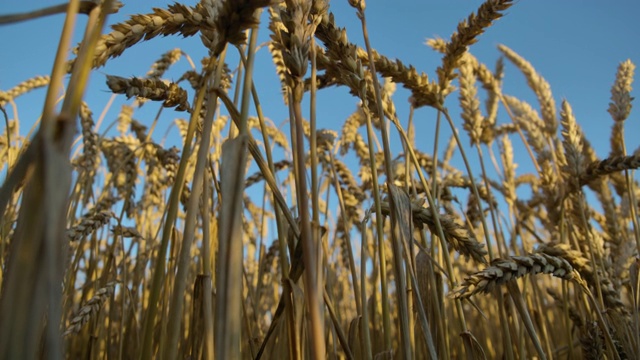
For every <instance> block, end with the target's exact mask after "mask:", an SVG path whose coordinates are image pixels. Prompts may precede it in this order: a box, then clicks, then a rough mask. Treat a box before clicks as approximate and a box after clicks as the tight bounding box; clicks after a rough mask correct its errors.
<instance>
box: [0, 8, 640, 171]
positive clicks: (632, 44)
mask: <svg viewBox="0 0 640 360" xmlns="http://www.w3.org/2000/svg"><path fill="white" fill-rule="evenodd" d="M60 1H61V0H2V1H1V2H0V13H1V14H8V13H13V12H19V11H26V10H33V9H36V8H40V7H44V6H50V5H55V4H58V3H59V2H60ZM123 2H124V3H125V6H124V7H123V8H122V9H121V10H120V13H119V14H116V15H113V16H111V17H110V18H109V19H108V21H109V24H113V23H115V22H120V21H123V20H124V19H126V18H127V15H129V14H134V13H148V12H150V11H151V8H152V7H166V6H167V4H169V3H170V2H168V1H155V0H154V1H127V0H124V1H123ZM195 3H196V1H195V0H192V1H187V2H186V4H188V5H194V4H195ZM481 3H482V2H481V1H470V0H465V1H463V0H422V1H418V0H411V1H410V0H396V1H391V0H385V1H373V0H370V1H368V2H367V10H366V11H367V17H368V24H369V29H370V34H371V41H372V45H373V47H374V48H376V49H377V50H378V51H379V52H380V53H382V54H384V55H386V56H388V57H390V58H399V59H401V60H402V61H403V62H404V63H405V64H413V65H414V66H415V67H416V68H417V69H418V70H419V71H423V72H425V73H427V74H428V75H429V76H431V77H435V69H436V68H437V66H438V65H439V64H440V61H441V58H440V55H439V54H437V53H436V52H434V51H432V50H431V49H430V48H429V47H427V46H426V45H425V44H424V42H425V40H426V39H427V38H431V37H435V36H440V37H443V38H445V39H448V38H449V37H450V35H451V33H452V32H453V31H455V29H456V26H457V24H458V22H459V21H460V20H462V19H463V18H466V17H467V16H468V15H469V14H470V13H471V12H473V11H475V10H476V9H477V7H478V6H479V5H480V4H481ZM330 6H331V11H332V12H333V13H334V14H335V16H336V21H337V23H338V24H339V25H340V26H342V27H346V28H347V32H348V35H349V39H350V40H351V41H352V42H355V43H358V44H362V41H361V40H362V35H361V30H360V25H359V22H358V19H357V17H356V15H355V11H354V10H353V9H352V8H351V7H349V5H348V2H347V1H346V0H333V1H331V2H330ZM263 15H264V14H263ZM638 15H640V2H638V1H633V0H617V1H610V2H605V1H601V0H564V1H557V0H520V1H517V2H516V3H515V4H514V5H513V6H512V7H511V8H510V9H509V10H508V11H507V13H506V15H505V16H504V17H503V18H502V19H500V20H498V21H497V22H496V23H495V24H494V26H492V27H491V28H489V29H488V30H487V31H486V33H485V34H483V35H482V36H481V37H480V39H479V42H478V43H477V44H475V45H474V46H472V47H471V49H470V51H471V52H472V53H473V54H474V55H476V56H477V57H478V58H479V59H480V60H481V61H483V62H485V63H486V64H487V65H488V66H489V67H490V68H493V67H494V64H495V61H496V60H497V59H498V57H499V56H500V53H499V51H498V50H497V49H496V46H497V45H498V44H505V45H507V46H509V47H511V48H512V49H513V50H515V51H516V52H518V53H519V54H520V55H522V56H523V57H524V58H526V59H527V60H528V61H529V62H531V63H532V64H533V66H534V67H535V68H536V69H537V70H538V72H539V73H540V74H542V75H543V76H544V77H545V78H546V79H547V81H548V82H549V83H550V84H551V89H552V91H553V94H554V97H555V99H556V102H557V105H558V107H559V106H560V101H561V100H562V99H563V98H566V99H567V100H568V101H569V102H570V103H571V105H572V107H573V110H574V113H575V115H576V118H577V120H578V122H579V124H581V126H582V127H583V128H584V129H585V132H586V133H587V137H588V139H589V140H590V141H591V142H592V143H593V144H594V146H595V147H596V149H597V152H598V155H599V156H600V157H602V158H603V157H606V156H607V153H608V149H609V145H608V141H609V140H608V139H609V131H610V128H611V125H612V120H611V118H610V117H609V114H608V113H607V108H608V103H609V98H610V89H611V85H612V83H613V81H614V77H615V73H616V68H617V66H618V64H619V63H620V62H622V61H624V60H626V59H631V60H632V61H633V62H634V63H635V64H636V65H640V46H639V45H638V39H640V21H639V20H638ZM62 22H63V15H57V16H52V17H49V18H45V19H38V20H34V21H29V22H24V23H20V24H17V25H8V26H1V27H0V36H1V38H2V39H3V41H2V52H3V54H2V55H3V56H0V89H2V90H7V89H9V88H11V87H13V86H14V85H16V84H18V83H19V82H21V81H23V80H25V79H28V78H30V77H33V76H35V75H44V74H48V73H49V72H50V69H51V66H52V61H53V60H52V59H53V54H54V53H55V49H56V45H57V42H58V37H59V32H60V28H61V25H62ZM83 25H84V19H82V20H81V21H80V22H79V23H78V31H77V33H80V29H81V28H82V26H83ZM108 30H109V29H107V31H108ZM260 38H261V41H266V40H267V38H268V34H267V32H266V31H265V29H264V28H263V29H262V31H261V35H260ZM175 47H180V48H181V49H182V50H183V51H185V52H186V53H188V54H189V55H190V56H191V57H192V58H193V60H194V61H195V62H196V63H199V60H200V58H201V57H202V56H203V55H204V54H205V52H204V51H203V47H202V45H201V42H200V40H199V38H198V37H192V38H189V39H183V38H181V37H168V38H161V37H159V38H155V39H153V40H151V41H148V42H146V43H143V44H142V45H136V46H134V48H133V49H131V50H128V51H126V52H125V53H124V54H123V56H121V57H120V58H117V59H115V60H111V61H110V62H109V63H108V65H107V67H104V68H101V69H100V70H99V71H97V72H94V73H93V74H92V78H91V84H90V85H91V87H90V88H89V92H88V95H87V102H88V103H89V104H90V106H92V108H93V111H94V112H97V113H99V112H100V111H101V109H102V107H103V106H104V105H105V104H106V101H107V99H108V98H109V93H108V88H107V86H106V84H105V74H112V75H119V76H144V74H145V73H146V71H147V70H148V69H149V66H150V65H151V64H152V63H153V61H155V60H156V59H157V58H158V57H159V56H160V55H161V54H162V53H163V52H165V51H167V50H170V49H173V48H175ZM176 66H177V67H178V69H183V70H186V69H187V63H186V62H185V61H184V60H181V61H180V63H179V64H177V65H176ZM233 66H235V65H234V64H232V67H233ZM257 66H258V67H257V70H256V74H255V81H256V83H257V86H258V92H259V93H260V94H261V96H262V98H261V99H262V102H263V106H264V107H265V112H266V115H267V116H268V117H270V118H271V119H273V121H274V122H275V123H276V124H279V123H281V122H283V121H284V120H286V118H287V112H286V110H285V108H284V107H283V105H282V101H281V96H280V94H279V88H280V87H279V84H278V83H277V77H276V75H275V71H274V67H273V65H272V63H271V61H270V59H269V54H268V52H267V51H266V49H265V48H263V49H262V50H260V53H259V55H258V58H257ZM179 73H180V71H176V72H172V73H171V74H174V75H173V76H175V77H177V76H179V75H175V74H179ZM634 85H635V84H634ZM636 87H637V86H636ZM504 91H505V93H507V94H510V95H514V96H516V97H519V98H522V99H525V100H528V101H529V102H530V103H532V104H534V106H536V107H537V103H536V101H535V97H533V94H532V92H531V91H530V90H529V89H528V88H527V87H526V83H525V81H524V78H523V76H522V75H521V74H520V73H519V71H518V70H517V69H515V68H514V67H513V66H510V64H508V62H507V68H506V74H505V90H504ZM43 93H44V92H43V91H39V92H36V93H35V94H33V95H29V96H25V97H24V99H21V100H19V101H18V107H19V111H20V117H21V121H23V123H24V124H30V123H32V121H33V119H35V118H36V117H37V115H38V113H39V111H40V108H41V106H42V101H41V99H42V96H43ZM635 93H637V91H635V90H634V94H635ZM394 98H395V99H396V107H397V108H398V114H399V116H400V119H401V122H402V123H406V118H407V114H408V103H407V101H406V98H407V93H406V92H404V91H402V90H400V89H399V90H398V92H397V93H396V95H395V96H394ZM456 99H457V94H453V95H452V96H451V100H454V101H450V102H449V107H450V112H451V113H452V114H453V115H456V121H458V124H460V119H459V116H458V115H459V109H458V108H457V100H456ZM121 100H124V99H123V98H122V97H121ZM356 104H357V99H354V98H353V97H351V96H350V95H349V94H348V93H347V91H346V90H338V91H336V90H329V91H323V92H321V94H320V97H319V102H318V105H319V121H320V123H319V127H322V128H331V129H334V130H339V129H340V126H341V124H342V122H343V121H344V119H345V118H346V116H348V115H349V114H350V113H351V112H352V111H353V110H354V109H355V106H356ZM145 107H147V108H149V111H152V112H150V114H155V112H156V111H157V106H155V105H153V106H148V105H145ZM119 108H120V106H118V105H116V106H114V107H113V108H112V110H111V111H110V112H109V114H108V117H109V118H110V119H109V120H110V121H111V120H113V119H115V117H116V116H117V112H118V111H119ZM166 114H167V116H169V117H173V118H175V117H176V115H175V114H172V111H166ZM152 116H153V115H151V116H150V119H151V118H152ZM177 116H182V117H184V116H185V115H184V114H178V115H177ZM499 116H500V119H501V120H499V121H500V122H505V121H508V120H507V119H506V118H505V116H506V113H505V112H504V111H503V110H501V112H500V113H499ZM137 119H138V120H140V121H142V122H143V123H144V122H145V119H144V118H140V117H137ZM434 119H435V117H434V113H433V112H432V111H431V110H428V109H421V110H420V111H417V112H416V118H415V121H416V123H418V124H419V125H418V126H419V127H418V131H419V136H421V135H420V134H422V132H424V133H425V134H427V135H429V132H430V131H432V127H433V124H435V122H434V121H433V120H434ZM169 121H170V120H169ZM149 122H150V120H149ZM147 125H148V124H147ZM2 126H3V125H2ZM164 129H166V127H165V128H164ZM164 129H163V130H161V133H163V134H164ZM626 129H627V132H626V135H627V145H628V147H629V149H628V150H629V151H633V150H635V149H636V148H637V147H638V146H640V141H639V138H640V136H639V135H640V118H639V116H638V109H637V108H636V109H635V111H632V113H631V116H630V118H629V119H628V120H627V123H626ZM27 130H28V129H27V128H25V125H22V130H21V131H22V132H23V133H24V132H26V131H27ZM174 130H175V129H174ZM426 138H430V137H429V136H426ZM428 141H431V140H428ZM423 149H424V150H428V149H430V147H429V146H426V147H425V148H423Z"/></svg>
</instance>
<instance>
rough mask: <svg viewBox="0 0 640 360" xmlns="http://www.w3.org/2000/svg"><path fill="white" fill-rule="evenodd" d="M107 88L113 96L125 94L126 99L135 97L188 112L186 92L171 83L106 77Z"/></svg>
mask: <svg viewBox="0 0 640 360" xmlns="http://www.w3.org/2000/svg"><path fill="white" fill-rule="evenodd" d="M107 86H108V87H109V89H111V91H113V92H114V93H115V94H126V95H127V98H130V97H133V96H137V97H141V98H145V99H149V100H155V101H162V102H163V103H162V106H165V107H175V108H176V110H177V111H187V110H189V102H188V100H187V92H186V91H185V90H184V89H182V88H181V87H180V86H179V85H178V84H176V83H173V82H168V83H167V82H164V81H162V80H156V79H140V78H135V77H134V78H130V79H127V78H123V77H119V76H112V75H107Z"/></svg>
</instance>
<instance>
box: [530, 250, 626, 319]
mask: <svg viewBox="0 0 640 360" xmlns="http://www.w3.org/2000/svg"><path fill="white" fill-rule="evenodd" d="M538 251H540V252H543V253H544V254H548V255H550V256H559V257H562V258H563V259H565V260H566V261H567V262H569V264H571V266H572V267H573V268H575V270H576V271H577V272H578V273H580V275H581V276H582V278H584V280H586V282H587V283H589V285H591V286H593V287H595V286H596V279H598V280H599V281H600V284H599V286H600V289H601V291H602V298H603V301H604V303H605V305H606V306H607V307H609V308H610V309H616V310H619V311H621V312H622V313H626V309H625V308H624V303H623V302H622V300H621V298H620V293H619V291H617V290H616V289H615V288H614V287H613V284H612V283H611V280H609V279H608V278H607V277H606V275H605V274H603V273H601V272H600V270H598V269H597V268H594V266H593V264H592V262H591V261H590V260H589V259H587V258H586V257H585V256H584V254H583V252H581V251H578V250H574V249H571V247H570V246H569V245H568V244H561V243H549V244H543V245H540V246H539V247H538ZM596 271H597V272H598V275H599V276H598V277H596Z"/></svg>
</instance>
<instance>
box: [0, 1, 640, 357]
mask: <svg viewBox="0 0 640 360" xmlns="http://www.w3.org/2000/svg"><path fill="white" fill-rule="evenodd" d="M349 4H350V6H351V7H352V8H351V10H352V11H353V12H354V13H355V14H357V17H358V19H359V21H360V23H361V29H360V30H359V31H360V32H361V35H362V36H363V37H364V46H358V45H356V44H355V43H353V42H351V41H350V40H349V38H348V37H347V33H346V30H345V29H344V28H341V27H340V24H338V23H336V20H335V17H334V15H333V14H332V9H331V7H330V4H329V2H328V1H325V0H313V1H312V0H285V1H277V0H236V1H230V0H229V1H222V0H201V1H199V2H198V3H197V4H196V5H187V4H183V3H173V4H172V5H169V6H167V7H164V8H151V7H150V8H149V11H148V13H145V14H131V15H130V16H129V17H128V20H126V21H124V22H121V23H117V24H114V25H111V26H110V27H107V26H106V25H105V24H107V23H109V21H108V19H109V16H110V15H112V14H114V13H116V12H118V11H122V10H123V9H121V5H122V4H121V3H119V2H118V1H115V0H102V1H97V2H93V1H79V0H71V1H69V3H68V4H66V5H62V6H55V7H51V8H47V9H44V10H43V11H40V12H34V13H30V14H27V15H25V16H23V17H19V16H17V15H16V16H11V15H9V16H4V17H0V23H7V25H6V26H11V24H8V23H9V22H13V21H30V20H33V19H34V18H37V17H40V16H43V15H45V14H49V13H66V15H65V16H66V21H65V23H64V26H63V28H62V29H59V31H60V33H61V37H60V43H59V44H58V46H59V50H58V52H57V53H56V54H55V55H54V54H52V61H53V62H54V66H53V70H52V73H51V74H50V75H49V76H36V77H33V78H30V79H25V80H24V82H22V83H20V84H17V85H16V86H14V87H12V88H8V89H2V90H0V110H2V117H3V123H4V124H5V126H4V131H3V133H2V134H0V158H1V159H2V162H1V163H0V166H1V170H0V171H1V172H2V174H3V175H5V178H4V180H3V183H2V187H1V188H0V214H2V215H1V216H2V217H1V220H0V358H2V359H36V358H46V359H83V358H84V359H156V358H157V359H214V358H217V359H259V358H262V359H435V358H437V359H464V358H466V359H497V358H503V359H530V358H536V359H553V358H557V359H574V358H575V359H603V358H606V359H637V358H640V315H639V309H640V308H639V304H638V303H639V301H640V295H639V292H640V280H639V276H638V275H639V270H640V258H639V257H638V252H639V249H640V224H639V221H638V219H639V218H638V207H639V202H638V199H637V198H638V197H639V196H640V186H639V184H638V182H637V180H636V178H635V175H634V170H635V169H637V168H638V167H640V152H639V151H640V150H635V149H636V147H637V146H638V144H626V143H625V121H626V120H627V118H628V117H629V116H630V113H631V109H632V101H633V97H632V94H631V91H632V83H633V77H634V71H635V65H634V64H633V63H632V62H631V61H630V60H625V59H620V63H619V66H618V68H617V69H602V70H603V71H609V72H610V73H611V75H612V76H611V83H612V85H611V96H610V99H603V101H609V108H608V112H609V114H610V115H611V122H610V123H609V124H605V123H602V124H600V125H599V126H600V127H602V128H603V133H604V131H605V130H604V129H606V131H608V136H609V138H610V149H609V151H608V152H605V153H597V152H596V151H595V149H594V148H593V147H592V146H591V143H590V142H589V140H588V139H587V138H586V137H585V134H584V132H583V130H582V128H581V125H580V123H579V122H578V121H577V120H576V117H575V116H574V112H573V109H572V107H571V104H570V102H569V100H566V99H565V100H557V98H556V97H554V95H553V94H552V91H551V86H550V85H549V83H548V82H547V80H545V78H543V76H542V75H541V74H539V73H538V72H537V70H536V69H535V67H534V65H535V64H531V63H530V62H528V61H527V60H526V59H525V58H523V57H522V56H521V55H519V54H518V53H516V52H515V51H514V50H513V49H512V48H510V47H508V46H507V45H499V46H498V49H497V51H496V52H497V55H496V56H497V57H499V60H498V61H497V63H496V65H495V66H493V65H492V66H488V65H486V64H484V63H482V62H481V61H480V60H478V59H477V58H476V57H475V56H474V55H473V46H472V45H473V44H474V43H475V42H477V41H481V38H482V36H481V35H482V34H483V32H484V31H485V30H487V29H488V28H489V27H491V26H492V25H495V26H499V22H496V21H497V20H499V19H500V18H501V17H502V16H504V15H505V14H506V12H507V10H508V9H509V8H510V7H511V6H518V4H517V3H516V4H514V2H512V1H511V0H487V1H485V2H484V3H482V4H481V5H480V6H479V7H478V9H477V10H476V11H475V12H474V13H472V14H470V15H468V16H467V17H466V18H464V20H463V21H461V22H460V23H459V24H458V27H457V29H451V31H452V35H451V36H450V37H448V38H433V39H430V40H428V41H427V45H428V46H429V47H430V48H432V49H433V51H434V52H435V53H437V54H439V55H438V56H440V58H441V63H440V65H439V66H438V67H437V68H436V69H427V70H425V71H426V72H428V73H432V74H434V76H432V77H431V78H430V77H428V76H427V75H426V73H425V72H422V71H419V70H417V69H416V68H415V67H414V66H412V65H408V64H405V63H403V62H402V61H400V60H397V59H394V58H393V56H392V55H393V54H386V55H385V54H382V53H379V52H378V51H376V50H375V49H374V48H373V47H372V46H371V45H370V41H369V35H368V32H369V30H370V29H368V27H367V10H366V7H365V2H364V0H349ZM263 13H266V14H268V16H261V15H262V14H263ZM464 15H466V14H461V16H464ZM507 16H508V15H507ZM78 17H87V19H88V20H87V25H86V29H84V32H83V33H82V41H81V42H80V43H79V44H74V43H73V42H72V39H73V25H74V23H75V21H76V20H77V18H78ZM264 21H266V22H268V24H262V23H261V22H264ZM494 23H495V24H494ZM261 25H265V26H264V27H261ZM258 29H262V30H263V31H268V32H269V36H270V41H269V43H268V44H266V45H265V44H258V40H257V39H258V35H257V33H258ZM80 30H82V29H80ZM372 31H373V29H372ZM161 36H162V37H164V36H181V37H196V38H199V39H200V40H201V46H202V47H203V49H204V50H205V52H206V54H207V55H206V56H205V57H204V58H202V59H192V58H191V57H190V55H189V53H188V52H186V50H184V49H180V48H175V49H165V50H166V52H165V53H164V54H163V55H162V56H161V57H160V58H159V59H157V61H156V62H154V63H151V64H148V66H149V70H148V72H147V73H146V74H139V75H138V76H136V77H122V76H121V75H122V74H119V75H116V74H104V73H101V72H100V71H101V70H100V69H101V68H102V67H103V66H104V65H105V64H106V63H107V62H109V61H110V60H112V59H114V58H116V57H120V56H122V57H123V58H126V57H127V55H128V50H130V49H132V48H135V47H136V46H138V45H139V44H141V43H143V42H145V41H147V40H150V39H153V38H156V37H161ZM157 44H158V46H162V45H161V44H162V41H158V43H157ZM263 45H264V46H267V47H268V49H267V50H268V52H269V54H270V57H271V59H272V60H273V65H274V66H273V68H274V69H275V71H276V73H277V76H278V77H279V79H280V85H281V86H280V87H279V88H275V89H274V88H267V87H265V86H260V85H262V84H259V83H255V82H254V80H253V79H254V76H253V75H254V74H255V69H256V68H255V66H254V64H255V62H254V60H255V57H256V52H257V51H258V49H259V48H260V47H261V46H263ZM69 49H73V51H71V52H69V51H68V50H69ZM263 51H265V50H263ZM229 59H238V60H237V61H235V60H234V62H230V61H229ZM132 60H134V59H132ZM179 61H182V62H186V63H188V64H189V70H187V71H184V72H179V73H178V72H176V71H172V70H174V68H172V65H174V64H176V63H177V62H179ZM506 63H508V64H510V65H511V66H513V67H514V68H516V69H517V70H518V71H519V72H520V73H521V75H523V76H524V78H525V79H526V83H527V85H528V87H529V88H530V91H532V93H533V94H535V99H536V102H535V103H529V102H527V101H525V100H523V99H522V97H519V96H520V94H516V95H514V94H510V93H508V92H506V91H503V84H504V83H505V82H508V81H509V76H510V74H505V64H506ZM89 77H92V78H93V80H94V81H95V80H96V78H98V79H99V80H98V81H102V79H104V81H105V82H106V86H107V87H108V89H109V90H110V91H111V92H112V93H113V98H119V99H120V98H122V99H128V100H127V101H126V103H125V105H123V106H122V107H121V108H120V109H117V111H118V113H119V114H118V116H117V117H116V118H108V117H105V116H104V114H105V112H106V111H107V107H109V106H110V105H109V104H107V105H106V106H105V108H100V107H98V108H94V105H93V104H91V103H87V102H85V89H86V86H87V81H88V79H89ZM334 87H338V88H343V89H345V90H346V91H348V92H349V93H350V95H351V96H352V99H353V100H354V104H356V105H357V107H356V108H355V111H353V113H352V114H351V115H349V116H348V117H347V118H346V119H342V120H341V121H340V123H341V125H340V127H339V128H335V129H330V128H323V122H322V121H318V119H317V116H316V114H317V111H316V105H317V101H316V100H317V96H318V93H320V92H322V91H325V90H326V89H329V88H334ZM397 87H402V88H404V89H406V90H407V91H409V92H410V97H409V99H394V98H393V95H394V93H395V91H396V89H397ZM38 88H44V89H46V95H45V97H44V99H43V104H39V105H38V106H40V105H41V106H42V112H41V117H40V120H39V122H38V126H37V128H36V129H35V130H33V132H25V129H24V128H23V127H24V126H21V121H20V120H19V119H18V118H17V116H16V114H17V111H18V105H17V99H18V98H19V97H20V96H21V95H24V94H26V93H28V92H30V91H32V90H35V89H38ZM60 89H64V90H63V91H62V92H61V90H60ZM267 92H280V93H281V94H282V101H283V102H284V103H285V104H286V106H287V108H288V114H289V116H288V119H287V122H286V126H280V125H279V124H278V123H277V122H276V120H272V119H271V118H270V115H271V109H270V107H269V104H265V103H262V102H261V96H263V94H265V93H267ZM407 100H408V101H409V105H406V101H407ZM399 101H400V102H402V103H400V102H399ZM452 104H454V105H455V107H452V106H451V105H452ZM396 105H398V106H409V107H410V110H411V112H410V114H413V110H414V109H419V108H423V107H428V108H432V109H434V110H435V114H437V115H436V116H435V118H433V119H429V120H430V121H432V122H433V124H434V128H436V129H440V128H442V129H447V128H448V129H450V130H451V131H450V132H445V131H440V130H435V131H433V132H432V133H431V134H430V136H432V137H433V139H432V140H433V143H434V144H435V145H433V146H429V147H427V146H424V143H423V142H421V141H418V140H416V131H415V124H414V121H415V120H414V119H413V116H412V115H410V116H409V118H408V119H405V118H401V117H399V116H398V114H397V111H396ZM143 106H144V109H149V108H151V109H153V111H155V112H157V115H156V116H155V117H153V116H151V117H150V116H148V115H147V114H149V112H145V113H144V114H145V115H141V114H142V113H141V111H142V109H143ZM161 113H162V114H163V119H164V118H165V117H166V116H170V117H171V119H172V120H171V126H170V127H169V130H168V132H167V133H163V132H162V131H160V130H159V129H160V128H162V129H165V128H167V127H166V126H164V125H163V126H162V127H160V126H159V119H160V114H161ZM167 114H171V115H167ZM307 114H308V115H307ZM163 121H164V120H163ZM278 121H279V120H278ZM444 133H447V134H452V136H444V135H443V134H444ZM420 136H422V135H420ZM391 138H394V139H400V140H399V142H400V146H391V143H392V141H391ZM514 148H518V149H524V150H523V151H514ZM523 164H526V168H528V169H529V168H530V169H532V170H531V171H528V172H523V171H518V168H519V165H523ZM520 168H522V166H520Z"/></svg>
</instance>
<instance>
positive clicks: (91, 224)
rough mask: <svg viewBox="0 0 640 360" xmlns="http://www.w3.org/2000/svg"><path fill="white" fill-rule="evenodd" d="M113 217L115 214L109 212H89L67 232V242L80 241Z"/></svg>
mask: <svg viewBox="0 0 640 360" xmlns="http://www.w3.org/2000/svg"><path fill="white" fill-rule="evenodd" d="M114 217H115V214H114V213H113V212H112V211H111V210H101V211H92V212H89V213H87V214H85V215H83V216H82V218H80V221H79V222H78V224H76V225H75V226H73V227H71V228H69V229H68V230H67V237H68V238H69V241H77V240H80V239H82V238H83V237H85V236H87V235H90V234H92V233H93V232H94V231H96V230H97V229H99V228H101V227H102V226H104V225H105V224H107V223H108V222H109V220H111V218H114Z"/></svg>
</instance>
